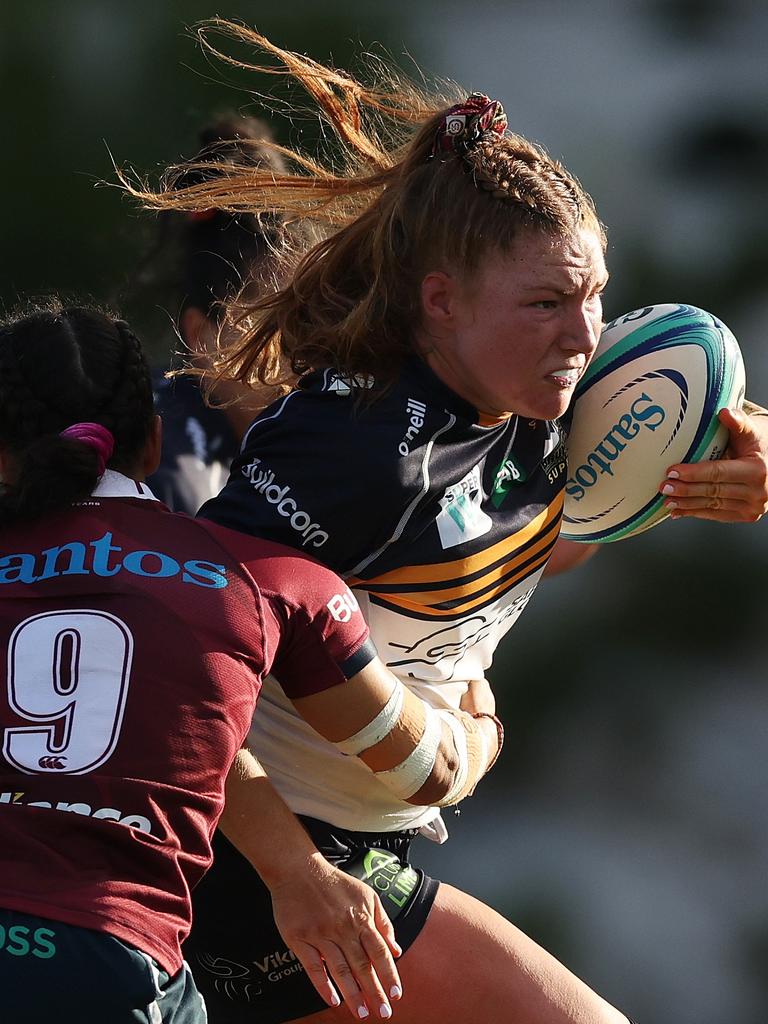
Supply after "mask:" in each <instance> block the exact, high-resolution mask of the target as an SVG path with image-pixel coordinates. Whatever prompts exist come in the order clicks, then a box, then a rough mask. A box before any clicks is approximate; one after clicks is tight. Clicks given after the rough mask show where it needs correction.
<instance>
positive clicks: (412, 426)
mask: <svg viewBox="0 0 768 1024" xmlns="http://www.w3.org/2000/svg"><path fill="white" fill-rule="evenodd" d="M426 411H427V407H426V405H424V403H423V402H419V401H417V400H416V399H415V398H409V399H408V402H407V403H406V406H405V414H406V416H407V417H408V428H407V430H406V431H405V437H404V438H403V440H402V441H401V442H400V444H399V445H398V446H397V450H398V452H399V453H400V454H401V455H402V456H403V457H405V456H406V455H408V454H409V453H410V451H411V448H410V444H411V441H413V440H414V438H415V437H416V435H417V434H418V433H419V431H420V430H421V428H422V427H423V426H424V414H425V413H426Z"/></svg>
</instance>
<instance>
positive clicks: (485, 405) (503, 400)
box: [417, 230, 608, 419]
mask: <svg viewBox="0 0 768 1024" xmlns="http://www.w3.org/2000/svg"><path fill="white" fill-rule="evenodd" d="M607 278H608V274H607V272H606V269H605V261H604V259H603V251H602V246H601V244H600V240H599V238H598V237H597V235H596V233H595V232H594V231H588V230H583V231H581V232H580V233H579V234H578V235H575V236H558V235H546V234H542V233H540V232H533V231H531V232H527V233H524V234H522V235H521V236H520V237H519V238H518V239H517V240H516V242H515V244H514V246H513V248H512V251H511V252H510V253H506V254H503V253H499V252H498V251H493V252H491V253H489V254H488V255H486V257H485V258H484V259H483V260H482V261H481V263H480V265H479V267H478V269H477V270H476V271H474V272H473V273H472V274H471V275H468V276H466V277H465V278H464V279H462V278H460V277H457V276H452V275H450V274H442V273H436V274H430V275H427V277H426V278H425V280H424V282H423V286H422V299H423V302H424V310H425V317H424V328H423V330H422V331H421V332H420V333H419V335H418V338H417V343H418V347H419V349H420V350H421V351H422V353H423V354H424V355H425V358H426V359H427V362H428V363H429V365H430V366H431V367H432V369H433V370H434V371H435V373H436V374H437V375H438V376H439V377H440V378H441V379H442V380H443V381H444V383H446V384H447V385H448V386H449V387H450V388H452V389H453V390H454V391H456V392H457V393H458V394H460V395H461V396H462V397H463V398H465V399H467V400H468V401H469V402H471V403H472V404H473V405H474V406H475V407H476V408H477V409H479V410H481V411H482V412H485V413H489V414H491V415H497V416H498V415H503V414H507V413H517V414H519V415H521V416H525V417H528V418H531V419H556V418H557V417H558V416H562V414H563V413H564V412H565V410H566V409H567V408H568V404H569V402H570V400H571V398H572V396H573V391H574V388H575V386H576V383H577V381H578V379H579V378H580V377H581V375H582V374H583V373H584V370H585V369H586V367H587V364H588V363H589V361H590V359H591V358H592V355H593V353H594V351H595V347H596V345H597V341H598V338H599V335H600V330H601V326H602V316H603V310H602V301H601V293H602V291H603V288H604V287H605V284H606V281H607Z"/></svg>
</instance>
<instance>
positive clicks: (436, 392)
mask: <svg viewBox="0 0 768 1024" xmlns="http://www.w3.org/2000/svg"><path fill="white" fill-rule="evenodd" d="M408 362H409V364H410V367H411V372H412V373H413V374H415V375H416V376H417V377H418V378H419V379H420V380H421V382H422V384H423V385H424V388H425V389H426V391H427V392H428V393H430V394H431V395H432V396H433V397H434V398H435V399H440V401H441V402H442V404H443V405H444V406H445V407H446V408H447V409H448V410H449V411H450V412H455V413H456V414H457V415H459V416H460V417H461V418H462V419H465V420H469V421H470V423H477V422H478V417H479V416H480V414H479V413H478V411H477V409H476V408H475V407H474V405H472V403H471V402H468V401H467V400H466V399H465V398H462V397H461V395H457V394H456V392H455V391H453V390H452V389H451V388H449V387H448V385H447V384H444V383H443V382H442V381H441V380H440V378H439V377H438V376H437V374H436V373H435V372H434V370H432V369H431V368H430V367H429V366H428V365H427V363H426V361H425V360H424V359H422V357H421V356H420V355H418V354H417V353H414V354H413V355H412V356H410V357H409V359H408Z"/></svg>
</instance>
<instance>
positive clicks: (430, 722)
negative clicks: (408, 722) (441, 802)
mask: <svg viewBox="0 0 768 1024" xmlns="http://www.w3.org/2000/svg"><path fill="white" fill-rule="evenodd" d="M424 710H425V712H426V719H425V722H424V732H423V734H422V737H421V739H420V740H419V742H418V743H417V744H416V746H415V747H414V749H413V750H412V751H411V753H410V754H409V755H408V757H406V759H405V760H404V761H401V762H400V764H399V765H397V766H396V767H395V768H390V769H389V770H388V771H385V772H376V773H375V774H376V778H377V779H379V780H380V781H381V782H383V783H384V785H385V786H386V787H387V789H389V790H390V791H391V792H392V793H394V794H395V796H398V797H400V799H401V800H407V799H408V798H409V797H411V796H413V794H414V793H417V792H418V791H419V790H420V789H421V787H422V786H423V785H424V783H425V782H426V781H427V779H428V778H429V776H430V775H431V774H432V769H433V768H434V766H435V759H436V758H437V750H438V747H439V746H440V739H441V737H442V732H443V720H442V718H441V717H440V716H439V715H438V713H437V712H436V711H435V709H434V708H431V707H430V706H429V705H428V704H425V705H424Z"/></svg>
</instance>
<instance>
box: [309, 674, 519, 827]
mask: <svg viewBox="0 0 768 1024" xmlns="http://www.w3.org/2000/svg"><path fill="white" fill-rule="evenodd" d="M293 703H294V705H295V707H296V710H297V711H298V712H299V714H300V715H301V716H302V718H303V719H304V720H305V721H306V722H308V723H309V725H311V726H312V727H313V728H314V729H315V730H316V731H317V732H319V733H320V735H321V736H324V737H325V738H326V739H327V740H329V741H330V742H331V743H333V744H335V746H336V747H337V748H338V749H339V750H340V751H341V752H342V753H343V754H346V755H348V756H350V757H359V758H360V760H361V761H363V762H364V763H365V764H366V765H367V766H368V767H369V768H370V769H371V771H373V772H374V773H375V775H376V778H377V779H378V780H379V781H380V782H382V783H383V784H384V785H385V786H387V788H388V789H389V790H390V791H391V792H392V793H393V794H394V795H395V796H396V797H398V798H399V799H401V800H403V801H405V802H406V803H411V804H416V805H419V806H426V805H429V806H433V807H434V806H437V807H444V806H448V805H451V804H456V803H458V802H459V801H460V800H463V799H464V797H466V796H468V795H469V794H470V793H472V792H473V790H474V789H475V786H476V785H477V784H478V782H479V781H480V779H481V778H482V777H483V775H485V773H486V772H487V771H488V769H489V768H490V767H491V765H492V764H493V763H494V761H495V760H496V758H497V756H498V753H499V749H500V746H501V742H502V733H501V728H500V723H499V722H498V720H497V719H495V718H494V717H493V715H490V714H488V713H485V712H483V713H481V714H479V715H478V716H477V717H475V716H474V715H472V714H469V713H468V712H466V711H462V710H449V709H436V708H433V707H431V706H430V705H429V704H427V703H426V702H425V701H423V700H422V699H421V698H419V697H417V696H416V694H414V693H412V692H411V691H410V690H409V689H408V688H407V686H404V685H403V683H401V682H400V680H399V679H397V678H396V677H395V676H393V675H392V673H391V672H389V670H388V669H387V668H386V667H385V666H384V665H383V664H382V662H381V661H380V660H379V659H378V658H374V659H373V660H372V661H371V662H369V663H368V664H367V665H366V666H365V668H363V669H362V670H361V671H360V672H358V673H357V674H356V675H354V676H353V677H352V678H351V679H350V680H349V681H348V682H346V683H342V684H340V685H338V686H334V687H331V688H330V689H327V690H323V691H321V692H320V693H315V694H312V695H310V696H307V697H298V698H294V699H293Z"/></svg>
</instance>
